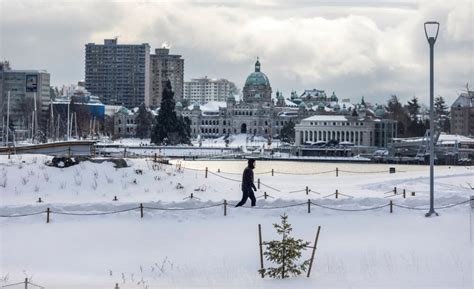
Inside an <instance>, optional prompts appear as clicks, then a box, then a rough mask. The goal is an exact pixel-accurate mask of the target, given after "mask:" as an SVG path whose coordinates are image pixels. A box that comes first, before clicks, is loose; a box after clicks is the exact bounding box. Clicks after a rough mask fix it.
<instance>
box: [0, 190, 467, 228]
mask: <svg viewBox="0 0 474 289" xmlns="http://www.w3.org/2000/svg"><path fill="white" fill-rule="evenodd" d="M264 196H265V197H271V196H269V195H266V193H265V195H264ZM259 197H263V196H259ZM272 198H273V197H272ZM469 202H473V204H474V198H473V199H469V200H464V201H461V202H458V203H454V204H446V205H442V206H439V207H435V209H436V210H442V209H448V208H453V207H457V206H461V205H465V204H467V203H469ZM236 204H237V203H228V202H227V200H224V201H223V202H219V203H216V204H211V205H205V206H198V207H186V208H183V207H182V208H179V207H154V206H144V205H143V203H140V205H139V206H135V207H131V208H127V209H122V210H115V211H108V212H67V211H60V210H51V209H50V208H49V207H48V208H47V209H46V210H45V211H40V212H34V213H26V214H13V215H0V218H18V217H27V216H36V215H42V214H46V223H50V218H51V215H53V214H56V215H70V216H100V215H113V214H120V213H124V212H131V211H137V210H138V211H140V217H141V218H143V217H144V212H145V210H150V211H194V210H204V209H210V208H217V207H223V209H224V216H227V212H228V208H229V207H232V208H233V207H235V205H236ZM300 206H306V207H307V211H308V213H311V206H315V207H318V208H322V209H326V210H333V211H341V212H365V211H373V210H379V209H382V208H385V207H390V213H393V208H394V207H397V208H401V209H407V210H428V209H429V208H425V207H423V208H421V207H410V206H405V205H400V204H395V203H394V202H393V200H390V202H389V203H388V204H383V205H378V206H374V207H369V208H348V207H346V208H344V207H340V206H338V207H332V206H327V205H323V204H320V203H317V202H315V201H314V200H311V199H308V200H307V201H305V202H299V203H294V204H288V205H280V206H262V207H257V206H253V207H239V208H244V209H250V210H277V209H286V208H293V207H300ZM237 210H238V209H237Z"/></svg>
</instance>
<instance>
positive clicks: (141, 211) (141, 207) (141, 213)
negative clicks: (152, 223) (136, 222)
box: [140, 203, 143, 218]
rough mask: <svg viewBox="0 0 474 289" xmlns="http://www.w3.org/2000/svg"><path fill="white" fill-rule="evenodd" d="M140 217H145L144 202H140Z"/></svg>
mask: <svg viewBox="0 0 474 289" xmlns="http://www.w3.org/2000/svg"><path fill="white" fill-rule="evenodd" d="M140 217H141V218H143V204H142V203H140Z"/></svg>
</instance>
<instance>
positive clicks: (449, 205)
mask: <svg viewBox="0 0 474 289" xmlns="http://www.w3.org/2000/svg"><path fill="white" fill-rule="evenodd" d="M470 201H471V200H466V201H462V202H459V203H454V204H448V205H444V206H441V207H435V209H436V210H442V209H447V208H452V207H456V206H459V205H463V204H466V203H469V202H470ZM393 206H394V207H399V208H402V209H408V210H420V211H426V210H429V209H430V208H420V207H408V206H404V205H398V204H393Z"/></svg>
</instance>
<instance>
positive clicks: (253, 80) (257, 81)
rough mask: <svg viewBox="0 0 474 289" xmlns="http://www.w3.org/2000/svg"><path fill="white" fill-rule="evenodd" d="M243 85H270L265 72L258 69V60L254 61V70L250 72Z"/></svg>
mask: <svg viewBox="0 0 474 289" xmlns="http://www.w3.org/2000/svg"><path fill="white" fill-rule="evenodd" d="M245 85H246V86H247V85H266V86H270V81H269V80H268V77H267V76H266V75H265V73H263V72H261V71H260V61H258V58H257V62H255V72H252V73H250V75H249V76H248V77H247V80H246V81H245Z"/></svg>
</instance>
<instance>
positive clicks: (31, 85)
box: [0, 62, 50, 140]
mask: <svg viewBox="0 0 474 289" xmlns="http://www.w3.org/2000/svg"><path fill="white" fill-rule="evenodd" d="M8 94H10V101H9V102H10V103H9V105H8ZM35 100H36V103H35ZM49 102H50V75H49V73H48V72H46V71H44V70H15V69H11V68H10V65H9V64H8V62H3V63H0V125H1V138H2V140H3V139H4V138H5V136H6V133H5V132H6V128H7V127H8V126H9V127H10V132H9V135H10V137H9V138H10V140H11V136H12V135H13V134H14V135H15V138H16V140H21V139H24V138H26V137H31V136H32V134H33V132H34V131H37V130H38V128H44V127H45V126H46V122H47V120H48V109H49ZM35 111H36V113H34V112H35ZM7 114H9V116H8V117H7ZM7 118H8V119H9V123H10V124H8V123H7Z"/></svg>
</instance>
